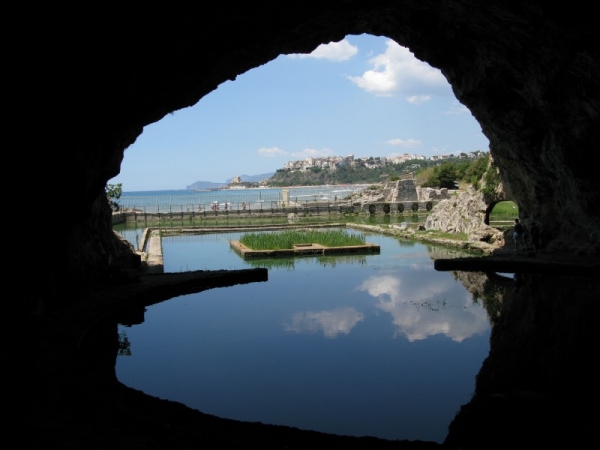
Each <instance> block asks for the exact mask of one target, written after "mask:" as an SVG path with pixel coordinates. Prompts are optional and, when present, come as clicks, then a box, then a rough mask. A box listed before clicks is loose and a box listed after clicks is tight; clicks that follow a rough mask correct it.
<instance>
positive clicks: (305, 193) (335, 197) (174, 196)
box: [117, 185, 366, 214]
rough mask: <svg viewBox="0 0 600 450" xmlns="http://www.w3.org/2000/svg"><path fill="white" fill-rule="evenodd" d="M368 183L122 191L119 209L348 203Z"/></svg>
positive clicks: (200, 209)
mask: <svg viewBox="0 0 600 450" xmlns="http://www.w3.org/2000/svg"><path fill="white" fill-rule="evenodd" d="M365 187H366V186H365V185H348V186H318V187H303V188H283V189H281V188H278V189H218V190H210V191H197V192H190V191H164V195H161V194H160V192H161V191H153V194H154V195H144V194H143V193H133V192H131V193H123V195H122V196H121V198H120V199H119V200H118V202H117V203H118V205H119V210H120V211H125V212H127V211H131V212H138V213H143V214H155V213H156V214H161V213H184V212H186V213H192V212H196V213H198V212H200V213H205V212H217V211H244V210H246V211H252V210H263V209H268V210H270V209H281V208H292V207H297V208H307V207H309V206H311V205H313V204H319V205H327V204H331V205H335V206H339V205H341V204H344V203H347V198H348V197H349V196H350V195H351V194H352V193H354V192H360V191H362V190H363V189H364V188H365Z"/></svg>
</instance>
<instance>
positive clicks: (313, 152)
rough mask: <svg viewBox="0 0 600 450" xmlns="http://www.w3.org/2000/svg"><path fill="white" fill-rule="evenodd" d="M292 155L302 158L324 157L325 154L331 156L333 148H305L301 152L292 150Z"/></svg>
mask: <svg viewBox="0 0 600 450" xmlns="http://www.w3.org/2000/svg"><path fill="white" fill-rule="evenodd" d="M291 155H292V156H296V157H297V158H300V159H304V158H323V157H325V156H331V155H332V153H331V150H329V149H328V148H324V149H321V150H317V149H314V148H305V149H304V150H302V151H299V152H292V153H291Z"/></svg>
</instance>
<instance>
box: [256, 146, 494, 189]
mask: <svg viewBox="0 0 600 450" xmlns="http://www.w3.org/2000/svg"><path fill="white" fill-rule="evenodd" d="M488 165H489V153H485V152H481V153H480V154H479V156H478V157H476V158H467V157H466V155H464V154H461V155H459V156H456V157H455V156H450V157H448V158H446V159H444V160H437V161H432V160H420V159H414V160H408V161H405V162H403V163H400V164H392V163H390V162H383V161H382V160H378V161H376V160H373V161H371V160H370V159H365V160H362V159H357V160H356V163H355V164H354V165H352V166H351V165H344V166H338V167H335V168H321V167H312V168H310V169H307V170H303V171H301V170H290V169H278V170H277V171H276V172H275V174H274V175H273V176H272V177H271V178H270V179H269V180H268V181H267V183H268V185H269V186H273V187H281V186H319V185H325V184H368V183H384V182H388V181H396V180H399V179H401V178H405V177H407V176H411V177H414V178H415V180H416V183H417V184H418V185H420V186H423V187H435V188H443V187H446V188H449V189H455V188H456V184H460V183H461V182H464V183H468V184H471V185H473V186H475V187H479V183H480V181H481V179H482V178H483V177H484V175H485V174H486V171H487V168H488ZM486 181H487V180H486ZM490 181H491V180H490ZM498 181H499V180H498ZM496 184H497V183H496Z"/></svg>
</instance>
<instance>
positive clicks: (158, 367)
mask: <svg viewBox="0 0 600 450" xmlns="http://www.w3.org/2000/svg"><path fill="white" fill-rule="evenodd" d="M238 237H239V234H238V235H235V234H234V233H232V234H228V235H226V236H224V235H212V236H210V237H208V236H205V237H202V238H201V239H195V238H197V237H188V238H187V239H184V240H183V241H177V239H173V238H169V239H165V241H164V243H163V248H164V256H165V270H166V271H171V272H178V271H181V270H197V269H209V270H214V269H240V268H247V267H251V265H250V264H249V263H248V262H246V261H244V260H243V259H242V258H240V257H239V256H238V255H237V254H235V253H234V252H232V251H230V249H229V244H228V239H237V238H238ZM367 241H369V242H372V243H375V244H379V245H381V246H382V251H381V254H380V255H367V256H362V257H358V258H355V259H353V258H346V259H343V258H339V259H338V260H335V259H332V258H314V257H310V258H298V259H296V260H295V261H294V264H293V270H288V269H287V268H284V267H285V265H282V268H273V269H270V270H269V280H268V281H267V282H262V283H252V284H247V285H238V286H232V287H229V288H219V289H212V290H208V291H205V292H200V293H197V294H191V295H185V296H181V297H178V298H175V299H172V300H170V301H168V302H163V303H161V304H157V305H154V306H151V307H149V308H148V309H147V312H146V315H145V322H144V323H143V324H142V325H140V326H134V327H131V328H124V327H120V330H124V331H125V333H126V334H127V337H128V339H129V341H130V342H131V353H132V356H129V357H119V358H118V359H117V376H118V378H119V380H120V381H122V382H123V383H125V384H127V385H129V386H132V387H134V388H137V389H141V390H143V391H145V392H147V393H149V394H151V395H154V396H158V397H161V398H168V399H171V400H176V401H180V402H182V403H185V404H186V405H188V406H191V407H193V408H197V409H199V410H201V411H203V412H206V413H209V414H215V415H218V416H221V417H227V418H233V419H239V420H247V421H260V422H264V423H273V424H281V425H289V426H296V427H300V428H305V429H313V430H318V431H324V432H331V433H337V434H348V435H354V436H361V435H372V436H379V437H384V438H388V439H411V440H412V439H422V440H435V441H437V442H441V441H442V440H443V439H444V437H445V435H446V432H447V427H448V425H449V423H450V421H451V420H452V418H453V417H454V414H455V413H456V412H457V411H458V409H459V408H460V406H461V405H463V404H464V403H466V402H467V401H468V400H469V399H470V397H471V395H472V392H473V390H474V382H475V375H476V373H477V372H478V370H479V368H480V367H481V363H482V361H483V359H484V358H485V357H486V356H487V353H488V351H489V328H490V327H489V323H488V321H487V317H486V314H485V311H484V310H483V308H482V306H481V305H477V304H473V303H472V302H471V300H470V299H471V296H470V294H469V293H468V292H467V291H466V289H465V288H464V287H463V286H462V284H461V283H460V282H458V281H455V280H454V278H453V277H452V275H451V274H450V273H447V272H436V271H435V270H433V262H432V260H431V258H430V256H429V254H428V252H427V250H426V247H424V246H422V245H419V244H413V243H400V242H398V241H397V240H395V239H394V238H391V237H384V236H377V235H373V236H371V235H370V236H367Z"/></svg>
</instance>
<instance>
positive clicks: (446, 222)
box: [425, 186, 504, 245]
mask: <svg viewBox="0 0 600 450" xmlns="http://www.w3.org/2000/svg"><path fill="white" fill-rule="evenodd" d="M486 209H487V205H486V203H485V200H484V197H483V194H482V193H481V192H480V191H477V190H475V188H473V187H472V186H469V187H468V188H467V190H466V191H464V192H462V193H461V194H459V195H457V196H456V197H452V198H449V199H447V200H441V201H440V202H439V203H438V204H437V205H435V206H434V207H433V209H432V210H431V213H430V214H429V215H428V216H427V219H426V221H425V229H427V230H439V231H442V232H445V233H466V234H467V235H468V236H469V239H470V240H478V241H486V242H489V243H497V244H498V245H502V244H503V243H504V237H503V234H502V232H500V231H499V230H497V229H495V228H492V227H490V226H489V225H486V224H485V221H484V220H485V212H486Z"/></svg>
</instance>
